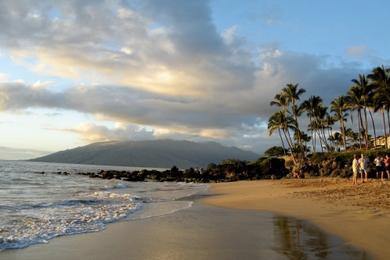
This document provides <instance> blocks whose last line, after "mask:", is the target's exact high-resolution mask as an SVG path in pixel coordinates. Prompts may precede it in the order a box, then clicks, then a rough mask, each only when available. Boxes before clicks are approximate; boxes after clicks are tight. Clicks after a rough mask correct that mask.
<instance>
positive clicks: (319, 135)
mask: <svg viewBox="0 0 390 260" xmlns="http://www.w3.org/2000/svg"><path fill="white" fill-rule="evenodd" d="M317 135H318V140H319V141H320V146H321V152H324V146H323V144H322V138H321V133H320V131H319V130H318V131H317Z"/></svg>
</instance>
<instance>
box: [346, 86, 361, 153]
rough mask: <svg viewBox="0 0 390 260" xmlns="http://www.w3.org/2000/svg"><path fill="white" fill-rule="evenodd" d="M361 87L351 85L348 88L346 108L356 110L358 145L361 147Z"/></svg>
mask: <svg viewBox="0 0 390 260" xmlns="http://www.w3.org/2000/svg"><path fill="white" fill-rule="evenodd" d="M362 95H363V94H362V89H361V88H360V87H359V86H356V85H353V86H351V88H350V89H349V90H348V108H349V109H350V110H352V111H354V110H355V111H357V117H358V119H357V125H358V133H359V147H360V149H361V148H362V137H361V135H360V133H361V132H362V129H364V127H363V119H362V114H361V110H362V108H363V106H362V98H361V97H362Z"/></svg>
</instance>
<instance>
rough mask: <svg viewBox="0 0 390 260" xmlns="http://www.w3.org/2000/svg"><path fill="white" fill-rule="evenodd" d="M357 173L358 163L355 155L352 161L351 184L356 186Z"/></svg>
mask: <svg viewBox="0 0 390 260" xmlns="http://www.w3.org/2000/svg"><path fill="white" fill-rule="evenodd" d="M358 171H359V162H358V159H357V156H356V154H355V155H354V156H353V161H352V173H353V175H352V184H353V185H356V184H357V175H358Z"/></svg>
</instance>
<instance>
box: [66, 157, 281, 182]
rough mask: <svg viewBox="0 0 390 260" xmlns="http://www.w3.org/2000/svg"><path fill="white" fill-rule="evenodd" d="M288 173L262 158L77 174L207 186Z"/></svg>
mask: <svg viewBox="0 0 390 260" xmlns="http://www.w3.org/2000/svg"><path fill="white" fill-rule="evenodd" d="M287 173H288V171H287V169H286V168H285V166H284V160H283V159H279V158H261V159H259V160H258V161H256V162H253V163H248V162H245V161H239V160H226V161H223V162H222V163H220V164H209V165H208V167H207V168H206V169H203V168H188V169H185V170H181V169H179V168H177V167H176V166H173V167H172V168H171V169H170V170H165V171H157V170H146V169H144V170H140V171H117V170H101V171H98V172H78V173H76V174H78V175H84V176H89V177H90V178H101V179H107V180H110V179H118V180H123V181H157V182H199V183H208V182H229V181H238V180H258V179H271V178H282V177H284V176H286V174H287ZM59 174H61V175H68V173H61V172H60V173H59Z"/></svg>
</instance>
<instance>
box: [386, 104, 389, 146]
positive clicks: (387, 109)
mask: <svg viewBox="0 0 390 260" xmlns="http://www.w3.org/2000/svg"><path fill="white" fill-rule="evenodd" d="M386 112H387V124H388V126H389V127H388V128H387V129H388V130H389V131H388V132H387V133H389V134H390V117H389V108H386ZM386 145H387V146H389V145H388V144H387V136H386Z"/></svg>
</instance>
